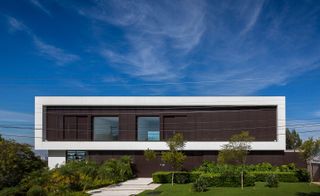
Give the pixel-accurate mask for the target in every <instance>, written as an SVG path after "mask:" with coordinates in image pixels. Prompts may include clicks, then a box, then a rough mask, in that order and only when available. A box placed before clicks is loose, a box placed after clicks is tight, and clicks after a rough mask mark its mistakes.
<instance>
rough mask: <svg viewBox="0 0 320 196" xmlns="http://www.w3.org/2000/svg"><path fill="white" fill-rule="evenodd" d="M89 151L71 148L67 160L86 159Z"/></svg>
mask: <svg viewBox="0 0 320 196" xmlns="http://www.w3.org/2000/svg"><path fill="white" fill-rule="evenodd" d="M86 156H87V152H86V151H80V150H69V151H67V162H68V161H83V160H86Z"/></svg>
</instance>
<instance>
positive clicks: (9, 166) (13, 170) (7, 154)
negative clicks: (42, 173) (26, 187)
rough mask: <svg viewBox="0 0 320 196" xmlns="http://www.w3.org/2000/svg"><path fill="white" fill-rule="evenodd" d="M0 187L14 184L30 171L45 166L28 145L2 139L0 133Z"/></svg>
mask: <svg viewBox="0 0 320 196" xmlns="http://www.w3.org/2000/svg"><path fill="white" fill-rule="evenodd" d="M0 149H1V153H0V189H2V188H4V187H12V186H16V185H18V184H19V183H20V181H21V180H22V179H23V178H24V177H25V176H27V175H28V174H29V173H30V172H32V171H36V170H39V169H41V168H43V167H44V166H45V164H44V162H43V161H42V160H41V159H40V158H39V157H37V156H35V154H34V152H33V151H32V150H31V147H30V145H27V144H20V143H17V142H15V141H14V140H6V139H3V138H2V137H1V135H0Z"/></svg>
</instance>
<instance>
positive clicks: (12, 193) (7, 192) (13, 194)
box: [0, 186, 25, 196]
mask: <svg viewBox="0 0 320 196" xmlns="http://www.w3.org/2000/svg"><path fill="white" fill-rule="evenodd" d="M0 195H1V196H20V195H21V196H22V195H25V194H24V193H23V191H22V190H21V188H20V187H18V186H14V187H8V188H4V189H2V190H1V191H0Z"/></svg>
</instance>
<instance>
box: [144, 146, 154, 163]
mask: <svg viewBox="0 0 320 196" xmlns="http://www.w3.org/2000/svg"><path fill="white" fill-rule="evenodd" d="M144 157H145V159H146V160H147V161H152V160H154V159H156V158H157V155H156V153H155V152H154V151H153V150H150V149H149V148H148V149H147V150H145V151H144Z"/></svg>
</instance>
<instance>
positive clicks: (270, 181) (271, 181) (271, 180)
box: [266, 174, 279, 188]
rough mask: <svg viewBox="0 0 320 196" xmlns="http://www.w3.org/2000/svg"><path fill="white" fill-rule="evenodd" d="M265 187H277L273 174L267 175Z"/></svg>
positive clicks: (275, 177) (277, 181)
mask: <svg viewBox="0 0 320 196" xmlns="http://www.w3.org/2000/svg"><path fill="white" fill-rule="evenodd" d="M266 186H267V187H270V188H274V187H278V186H279V179H278V177H277V175H275V174H269V175H267V177H266Z"/></svg>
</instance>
